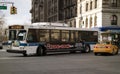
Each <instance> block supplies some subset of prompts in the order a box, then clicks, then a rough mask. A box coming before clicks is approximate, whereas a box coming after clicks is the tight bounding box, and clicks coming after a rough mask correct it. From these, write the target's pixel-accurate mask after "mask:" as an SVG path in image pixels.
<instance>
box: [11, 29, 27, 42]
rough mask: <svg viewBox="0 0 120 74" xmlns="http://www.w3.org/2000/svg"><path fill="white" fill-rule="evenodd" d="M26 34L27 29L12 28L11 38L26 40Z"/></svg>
mask: <svg viewBox="0 0 120 74" xmlns="http://www.w3.org/2000/svg"><path fill="white" fill-rule="evenodd" d="M25 35H26V30H10V31H9V40H24V39H25Z"/></svg>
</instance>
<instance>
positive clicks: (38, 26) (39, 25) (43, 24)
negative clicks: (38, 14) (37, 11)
mask: <svg viewBox="0 0 120 74" xmlns="http://www.w3.org/2000/svg"><path fill="white" fill-rule="evenodd" d="M29 29H61V30H82V31H97V30H94V29H88V28H75V27H69V26H68V25H67V24H65V23H49V22H40V23H33V24H32V25H31V26H29Z"/></svg>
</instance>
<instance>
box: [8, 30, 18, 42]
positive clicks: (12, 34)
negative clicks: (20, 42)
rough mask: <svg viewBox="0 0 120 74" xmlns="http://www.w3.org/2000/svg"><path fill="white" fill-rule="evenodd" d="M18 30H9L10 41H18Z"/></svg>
mask: <svg viewBox="0 0 120 74" xmlns="http://www.w3.org/2000/svg"><path fill="white" fill-rule="evenodd" d="M16 34H17V30H9V40H16Z"/></svg>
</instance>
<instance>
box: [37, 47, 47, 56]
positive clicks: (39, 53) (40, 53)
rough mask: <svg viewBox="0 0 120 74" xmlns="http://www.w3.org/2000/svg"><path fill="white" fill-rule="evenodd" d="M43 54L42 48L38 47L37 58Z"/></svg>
mask: <svg viewBox="0 0 120 74" xmlns="http://www.w3.org/2000/svg"><path fill="white" fill-rule="evenodd" d="M44 54H45V51H44V49H43V48H42V47H39V48H38V49H37V56H43V55H44Z"/></svg>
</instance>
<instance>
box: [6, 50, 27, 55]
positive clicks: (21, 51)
mask: <svg viewBox="0 0 120 74" xmlns="http://www.w3.org/2000/svg"><path fill="white" fill-rule="evenodd" d="M7 52H9V53H21V54H24V53H26V51H25V50H11V49H8V50H7Z"/></svg>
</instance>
